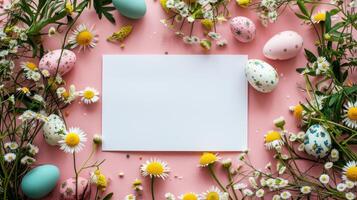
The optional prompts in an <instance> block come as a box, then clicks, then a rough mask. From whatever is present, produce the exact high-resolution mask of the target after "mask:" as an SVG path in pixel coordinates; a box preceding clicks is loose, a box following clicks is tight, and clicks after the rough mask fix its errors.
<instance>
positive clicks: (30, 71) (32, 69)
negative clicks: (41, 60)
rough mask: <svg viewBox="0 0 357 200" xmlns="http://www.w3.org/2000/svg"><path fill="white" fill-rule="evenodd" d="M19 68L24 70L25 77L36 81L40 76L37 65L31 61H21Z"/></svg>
mask: <svg viewBox="0 0 357 200" xmlns="http://www.w3.org/2000/svg"><path fill="white" fill-rule="evenodd" d="M21 68H22V69H23V70H24V76H25V78H26V79H29V80H34V81H38V80H40V78H41V74H40V72H39V71H38V67H37V65H36V64H35V63H33V62H23V63H21Z"/></svg>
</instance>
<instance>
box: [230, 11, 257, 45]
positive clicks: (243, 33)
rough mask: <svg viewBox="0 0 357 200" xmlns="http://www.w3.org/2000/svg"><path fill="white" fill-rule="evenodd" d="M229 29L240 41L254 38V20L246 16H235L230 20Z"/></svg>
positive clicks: (248, 40)
mask: <svg viewBox="0 0 357 200" xmlns="http://www.w3.org/2000/svg"><path fill="white" fill-rule="evenodd" d="M230 26H231V31H232V33H233V35H234V37H235V38H236V39H237V40H238V41H240V42H250V41H252V40H254V38H255V33H256V28H255V24H254V22H252V20H250V19H248V18H246V17H235V18H233V19H231V21H230Z"/></svg>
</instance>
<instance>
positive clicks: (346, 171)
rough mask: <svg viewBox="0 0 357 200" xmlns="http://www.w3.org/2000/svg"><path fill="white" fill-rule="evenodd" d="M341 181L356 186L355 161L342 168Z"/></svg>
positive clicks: (356, 166) (356, 163)
mask: <svg viewBox="0 0 357 200" xmlns="http://www.w3.org/2000/svg"><path fill="white" fill-rule="evenodd" d="M342 170H343V176H342V179H343V180H345V181H351V182H353V183H354V184H355V185H357V161H349V162H347V163H346V165H345V166H344V167H343V169H342Z"/></svg>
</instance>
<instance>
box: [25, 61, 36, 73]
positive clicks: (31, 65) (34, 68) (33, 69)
mask: <svg viewBox="0 0 357 200" xmlns="http://www.w3.org/2000/svg"><path fill="white" fill-rule="evenodd" d="M26 67H27V68H29V69H30V70H32V71H35V70H37V65H36V64H35V63H32V62H28V63H26Z"/></svg>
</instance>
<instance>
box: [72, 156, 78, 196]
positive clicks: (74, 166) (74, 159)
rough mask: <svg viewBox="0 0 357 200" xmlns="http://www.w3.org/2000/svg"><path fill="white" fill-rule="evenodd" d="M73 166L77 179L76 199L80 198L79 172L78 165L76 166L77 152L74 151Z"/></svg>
mask: <svg viewBox="0 0 357 200" xmlns="http://www.w3.org/2000/svg"><path fill="white" fill-rule="evenodd" d="M73 168H74V173H75V176H76V177H75V179H76V186H75V188H76V193H75V195H76V200H78V173H77V166H76V152H73Z"/></svg>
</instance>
